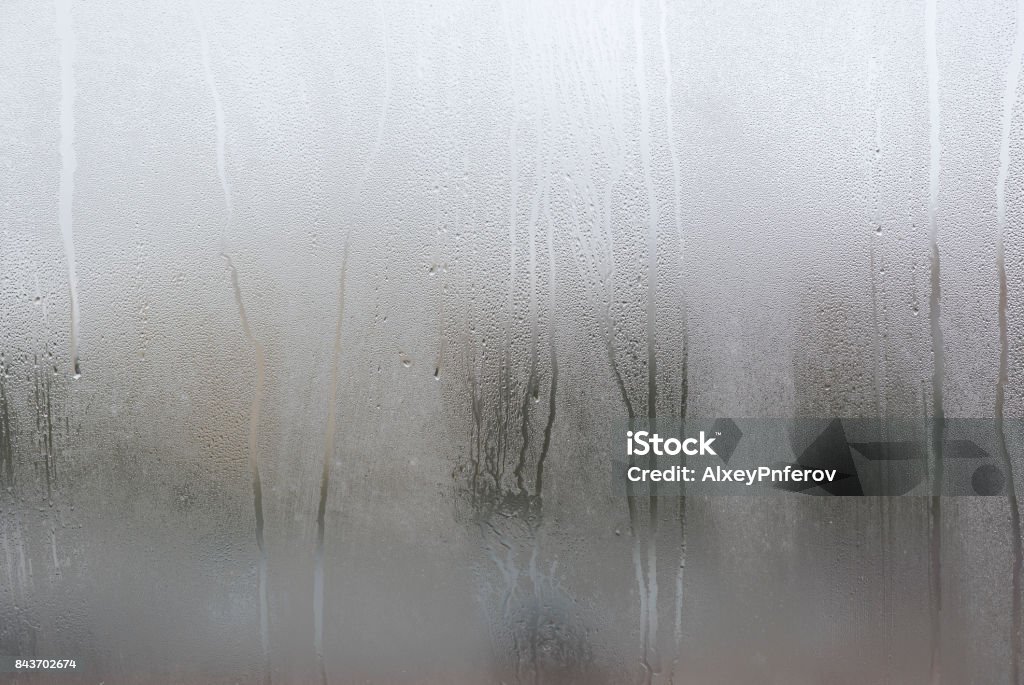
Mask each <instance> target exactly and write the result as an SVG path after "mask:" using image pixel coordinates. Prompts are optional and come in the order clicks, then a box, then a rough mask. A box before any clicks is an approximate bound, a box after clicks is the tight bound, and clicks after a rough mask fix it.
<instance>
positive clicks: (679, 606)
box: [658, 0, 689, 674]
mask: <svg viewBox="0 0 1024 685" xmlns="http://www.w3.org/2000/svg"><path fill="white" fill-rule="evenodd" d="M658 8H659V10H660V19H659V23H658V34H659V38H660V39H661V61H662V65H663V67H664V71H665V140H666V142H667V145H668V154H669V160H670V162H671V165H672V210H673V219H674V221H675V226H676V233H677V234H678V237H679V272H680V278H685V274H686V268H685V262H686V234H685V232H684V231H683V219H682V204H681V201H680V198H679V187H680V172H679V156H678V155H677V153H676V140H675V136H674V132H673V106H672V105H673V103H672V60H671V53H670V52H669V47H668V31H667V27H666V24H667V22H668V8H667V7H666V6H665V0H658ZM680 311H681V314H682V351H681V360H680V361H681V363H680V369H679V375H680V379H681V380H680V386H681V387H680V392H679V434H680V435H683V434H684V432H685V428H686V402H687V399H688V397H687V395H688V387H687V378H688V374H689V369H688V368H687V363H688V360H689V355H688V350H687V345H688V342H689V341H688V338H687V328H686V325H687V318H688V317H687V299H686V286H685V283H684V284H683V287H682V295H681V297H680ZM682 459H683V465H685V460H686V456H685V455H683V456H682ZM679 488H680V494H679V497H678V499H677V502H676V507H677V509H676V513H677V520H678V523H679V566H678V568H677V570H676V605H675V630H674V637H675V654H674V655H673V674H674V671H675V666H676V664H677V662H678V659H679V652H680V650H681V649H682V645H683V576H684V574H685V572H686V491H685V488H686V484H685V483H680V484H679Z"/></svg>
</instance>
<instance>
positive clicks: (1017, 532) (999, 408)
mask: <svg viewBox="0 0 1024 685" xmlns="http://www.w3.org/2000/svg"><path fill="white" fill-rule="evenodd" d="M1016 21H1017V32H1016V36H1015V38H1014V41H1013V51H1012V52H1011V54H1010V64H1009V65H1008V67H1007V70H1006V90H1005V91H1003V116H1002V127H1001V128H1002V132H1001V136H1000V143H999V176H998V178H997V180H996V221H997V224H998V226H997V232H996V271H997V272H998V278H999V377H998V379H997V381H996V406H995V423H996V436H997V438H998V447H999V452H1000V456H1001V457H1002V459H1003V464H1004V466H1005V468H1006V474H1007V481H1008V482H1009V489H1010V491H1009V495H1010V497H1009V506H1010V536H1011V540H1010V544H1011V548H1012V550H1013V575H1012V578H1013V580H1012V584H1011V592H1012V593H1013V597H1012V600H1011V601H1012V616H1011V621H1012V622H1011V633H1010V639H1011V643H1010V654H1011V657H1010V658H1011V669H1012V672H1013V683H1014V685H1017V684H1018V683H1020V671H1021V664H1020V656H1021V628H1022V626H1021V623H1022V617H1021V590H1022V588H1021V585H1022V577H1021V576H1022V574H1024V548H1022V542H1021V521H1020V503H1019V502H1018V500H1017V488H1016V482H1015V481H1014V478H1013V464H1012V462H1011V460H1010V454H1009V452H1008V451H1007V448H1006V431H1005V428H1004V408H1005V403H1006V382H1007V379H1008V376H1009V369H1008V367H1009V352H1010V349H1009V347H1010V346H1009V333H1008V326H1007V295H1008V293H1007V283H1006V245H1005V240H1004V239H1005V234H1006V181H1007V179H1008V177H1009V175H1010V134H1011V132H1012V127H1013V105H1014V103H1015V102H1016V100H1017V86H1018V84H1019V82H1020V72H1021V58H1022V56H1024V0H1018V2H1017V16H1016Z"/></svg>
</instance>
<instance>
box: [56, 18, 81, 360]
mask: <svg viewBox="0 0 1024 685" xmlns="http://www.w3.org/2000/svg"><path fill="white" fill-rule="evenodd" d="M56 4H57V40H58V41H59V50H60V52H59V59H60V188H59V190H58V221H59V223H60V234H61V238H62V240H63V242H64V258H65V260H66V261H67V263H68V288H69V290H70V299H71V368H72V373H73V374H74V375H75V377H76V378H77V377H78V376H79V373H80V367H79V362H78V338H79V315H78V277H77V276H76V275H75V241H74V227H73V216H74V215H73V212H72V204H73V202H74V197H75V168H76V166H77V164H78V162H77V159H76V158H75V90H76V87H75V28H74V24H73V22H72V16H71V0H56Z"/></svg>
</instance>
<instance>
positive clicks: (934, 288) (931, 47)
mask: <svg viewBox="0 0 1024 685" xmlns="http://www.w3.org/2000/svg"><path fill="white" fill-rule="evenodd" d="M936 5H937V0H928V2H927V5H926V7H925V52H926V61H927V64H928V123H929V135H928V149H929V169H928V242H929V245H930V248H931V294H930V296H929V298H928V314H929V319H930V324H931V334H932V357H933V367H934V370H933V373H932V431H931V443H932V455H933V469H932V473H931V476H932V487H933V494H932V498H931V510H930V512H929V520H930V530H931V540H930V556H931V564H930V573H929V587H930V589H931V593H932V602H931V676H930V677H931V683H932V685H937V684H938V683H939V682H941V680H942V675H941V671H942V669H941V667H940V653H941V642H942V480H943V478H942V476H943V473H942V472H943V468H942V466H943V465H942V451H943V450H942V448H943V441H944V440H945V432H946V431H945V408H944V406H943V395H942V389H943V388H942V386H943V384H944V382H945V379H946V355H945V350H944V347H943V344H944V343H943V336H942V321H941V319H942V272H941V267H940V263H939V241H938V234H939V231H938V223H937V221H936V214H937V213H938V204H939V172H940V171H941V157H942V143H941V141H940V136H939V134H940V125H939V58H938V48H937V38H936V24H937V6H936Z"/></svg>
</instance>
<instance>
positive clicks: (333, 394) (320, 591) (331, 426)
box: [313, 237, 349, 683]
mask: <svg viewBox="0 0 1024 685" xmlns="http://www.w3.org/2000/svg"><path fill="white" fill-rule="evenodd" d="M348 245H349V243H348V238H347V237H346V239H345V252H344V254H343V255H342V258H341V278H340V284H339V286H338V320H337V321H336V322H335V325H334V350H333V357H332V360H331V385H330V390H329V392H328V395H327V426H326V428H325V429H324V461H323V471H322V472H321V475H320V503H319V505H318V507H317V513H316V557H315V560H314V571H313V630H314V634H313V635H314V647H315V649H316V658H317V661H318V662H319V665H320V679H321V682H323V683H326V682H327V668H326V666H325V664H324V528H325V525H326V524H325V519H326V514H327V494H328V491H329V489H330V482H331V459H332V458H333V457H334V437H335V427H336V426H337V419H338V375H339V369H340V367H341V330H342V329H341V323H342V320H343V319H344V318H345V282H346V280H347V275H348Z"/></svg>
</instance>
